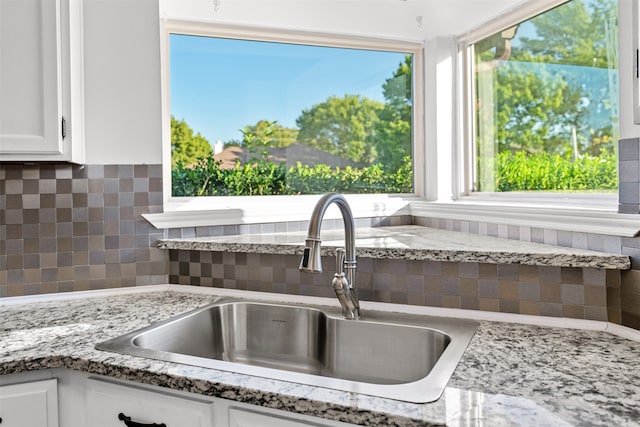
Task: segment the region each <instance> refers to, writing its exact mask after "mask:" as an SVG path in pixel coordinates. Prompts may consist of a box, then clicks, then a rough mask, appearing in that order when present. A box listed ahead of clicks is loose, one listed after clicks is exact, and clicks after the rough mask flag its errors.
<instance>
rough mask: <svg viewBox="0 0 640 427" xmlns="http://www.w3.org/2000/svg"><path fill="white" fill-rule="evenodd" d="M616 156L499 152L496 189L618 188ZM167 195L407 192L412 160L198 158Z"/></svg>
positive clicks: (180, 170)
mask: <svg viewBox="0 0 640 427" xmlns="http://www.w3.org/2000/svg"><path fill="white" fill-rule="evenodd" d="M616 162H617V160H616V155H615V154H613V153H604V154H601V155H600V156H597V157H594V156H584V157H581V158H579V159H577V160H575V161H574V160H573V159H570V158H567V157H562V156H559V155H550V154H546V153H540V154H528V153H525V152H516V153H511V152H504V153H500V154H499V155H498V157H497V163H496V178H495V191H500V192H504V191H532V190H533V191H536V190H537V191H584V190H601V191H602V190H615V189H617V188H618V177H617V172H616ZM171 185H172V194H173V196H175V197H181V196H257V195H275V194H321V193H326V192H330V191H335V192H339V193H410V192H412V191H413V174H412V165H411V158H410V157H406V158H405V159H404V162H403V165H402V166H401V167H400V169H398V170H397V171H386V170H385V168H384V167H383V166H382V165H381V164H374V165H371V166H368V167H364V168H354V167H346V168H334V167H331V166H328V165H322V164H321V165H315V166H313V167H311V166H306V165H302V164H300V163H298V164H297V165H296V166H292V167H290V168H289V169H287V168H286V167H285V166H284V164H277V163H272V162H269V161H266V160H262V159H261V160H253V161H252V162H250V163H247V164H244V165H240V164H236V166H235V168H232V169H220V162H216V161H215V160H213V158H211V157H208V158H203V159H200V160H199V161H198V163H197V164H196V165H194V166H192V167H190V168H187V167H184V166H183V165H182V164H178V165H177V166H176V167H175V168H174V169H173V170H172V176H171Z"/></svg>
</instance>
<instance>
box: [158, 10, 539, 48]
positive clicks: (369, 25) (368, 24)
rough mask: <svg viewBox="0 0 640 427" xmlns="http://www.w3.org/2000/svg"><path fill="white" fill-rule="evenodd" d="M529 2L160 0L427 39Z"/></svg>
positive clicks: (167, 13)
mask: <svg viewBox="0 0 640 427" xmlns="http://www.w3.org/2000/svg"><path fill="white" fill-rule="evenodd" d="M544 1H546V0H544ZM531 3H533V4H537V3H539V0H538V1H532V0H406V1H403V0H329V1H327V0H272V1H264V0H160V9H159V10H160V17H161V18H166V19H174V20H185V21H190V20H191V21H199V22H208V23H212V24H227V25H229V24H231V25H249V26H259V27H264V28H278V29H288V30H294V31H314V32H320V33H331V34H343V35H354V36H364V37H383V38H390V39H397V40H407V41H424V40H428V39H432V38H434V37H449V36H456V35H462V34H465V33H467V32H469V31H471V30H474V29H476V28H477V27H478V26H480V25H481V24H483V23H485V22H489V21H491V20H492V19H494V18H495V17H497V16H500V15H502V14H504V13H505V11H508V10H512V9H514V8H518V7H522V5H526V4H531Z"/></svg>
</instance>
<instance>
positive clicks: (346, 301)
mask: <svg viewBox="0 0 640 427" xmlns="http://www.w3.org/2000/svg"><path fill="white" fill-rule="evenodd" d="M332 203H335V204H336V205H337V206H338V208H339V209H340V213H341V214H342V221H343V223H344V242H345V249H344V254H342V253H340V252H339V253H338V259H339V260H338V263H339V264H341V265H340V267H339V268H336V271H337V273H336V279H337V282H336V281H335V280H334V289H335V291H336V294H337V295H338V299H339V300H340V303H341V305H342V309H343V314H344V315H345V317H346V318H349V319H357V318H358V316H359V313H360V304H359V301H358V296H357V293H356V248H355V240H356V239H355V221H354V219H353V214H352V213H351V208H350V207H349V204H348V203H347V200H346V199H345V198H344V196H342V195H341V194H337V193H328V194H325V195H324V196H322V197H321V198H320V200H318V203H317V204H316V206H315V208H314V209H313V213H312V214H311V219H310V220H309V232H308V233H307V240H306V247H305V250H304V255H303V259H302V263H301V267H300V268H301V270H303V271H311V272H320V271H322V267H321V262H320V227H321V225H322V219H323V218H324V214H325V212H326V210H327V208H328V207H329V205H331V204H332ZM342 259H344V261H342ZM342 271H344V274H343V273H342ZM340 277H342V278H344V279H346V280H341V279H340ZM336 283H337V286H336Z"/></svg>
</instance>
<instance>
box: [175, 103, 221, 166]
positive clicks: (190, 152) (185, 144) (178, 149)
mask: <svg viewBox="0 0 640 427" xmlns="http://www.w3.org/2000/svg"><path fill="white" fill-rule="evenodd" d="M212 152H213V150H212V149H211V144H209V141H207V139H206V138H205V137H203V136H202V135H200V133H196V134H195V135H194V131H193V129H191V127H190V126H189V125H188V124H187V122H185V121H184V120H177V119H176V118H175V117H173V116H171V168H172V169H175V168H176V165H177V164H178V163H181V164H183V165H185V166H189V165H192V164H194V163H196V162H197V161H198V159H201V158H203V157H209V156H211V153H212Z"/></svg>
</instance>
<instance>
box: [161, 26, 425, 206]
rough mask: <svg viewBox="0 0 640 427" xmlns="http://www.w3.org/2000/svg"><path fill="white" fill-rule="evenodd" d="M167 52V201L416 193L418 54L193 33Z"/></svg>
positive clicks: (329, 41) (175, 40) (357, 44)
mask: <svg viewBox="0 0 640 427" xmlns="http://www.w3.org/2000/svg"><path fill="white" fill-rule="evenodd" d="M165 43H166V44H167V45H166V47H165V54H166V55H167V57H168V61H167V60H166V59H165V61H164V63H165V74H166V76H168V86H169V97H168V102H165V109H166V111H165V118H167V116H169V117H170V120H167V121H170V141H171V149H170V153H169V154H170V164H171V195H172V197H173V199H174V200H177V199H180V198H187V197H196V196H214V197H215V198H221V197H225V196H226V197H227V198H228V197H232V196H233V197H235V196H269V195H304V194H319V193H325V192H328V191H338V192H342V193H354V194H362V193H385V194H389V193H406V194H413V193H414V192H415V188H414V180H413V155H412V153H413V141H414V139H415V137H414V135H415V134H416V129H417V127H416V126H415V125H414V119H413V117H414V115H415V109H416V100H417V99H419V97H418V98H417V97H416V96H415V95H414V93H416V88H415V84H414V81H415V80H416V71H415V70H416V69H418V70H419V69H420V68H419V67H417V68H416V66H415V65H414V64H415V63H416V60H417V61H418V62H419V61H420V60H421V59H420V58H421V50H420V48H421V46H420V45H418V44H408V43H395V42H394V43H390V42H383V41H377V40H362V39H358V40H348V39H347V40H344V39H341V40H338V39H335V38H330V37H319V36H313V37H311V36H305V35H304V34H296V35H290V34H278V33H264V34H256V33H255V31H253V30H252V31H244V32H243V31H238V30H230V31H229V32H225V31H224V30H223V31H221V30H220V29H219V28H218V29H216V30H215V32H211V30H209V29H206V28H204V27H202V26H200V27H199V26H197V25H196V24H193V25H186V26H185V25H175V26H172V25H171V24H168V25H167V32H166V40H165ZM167 64H168V68H166V67H167ZM165 78H167V77H165ZM166 84H167V81H165V85H166ZM165 90H166V86H165ZM165 132H166V130H165ZM230 203H233V202H230ZM218 206H219V204H218Z"/></svg>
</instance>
